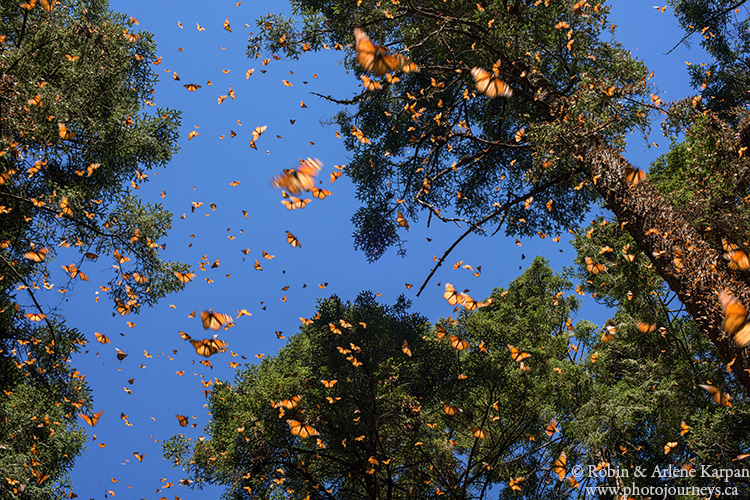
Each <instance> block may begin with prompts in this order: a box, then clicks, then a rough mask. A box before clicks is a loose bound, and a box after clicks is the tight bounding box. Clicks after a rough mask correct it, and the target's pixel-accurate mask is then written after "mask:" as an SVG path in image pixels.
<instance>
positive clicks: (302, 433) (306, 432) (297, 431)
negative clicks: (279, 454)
mask: <svg viewBox="0 0 750 500" xmlns="http://www.w3.org/2000/svg"><path fill="white" fill-rule="evenodd" d="M286 423H287V424H289V431H290V432H291V433H292V435H293V436H297V437H299V438H302V439H307V438H309V437H310V436H320V434H319V433H318V431H316V430H315V429H314V428H313V427H311V426H309V425H305V424H302V422H298V421H297V420H291V419H290V420H287V421H286Z"/></svg>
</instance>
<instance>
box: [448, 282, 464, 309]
mask: <svg viewBox="0 0 750 500" xmlns="http://www.w3.org/2000/svg"><path fill="white" fill-rule="evenodd" d="M443 298H445V300H447V301H448V303H449V304H450V305H452V306H455V305H457V304H463V303H464V298H463V297H462V296H461V294H459V293H458V292H456V289H455V288H454V287H453V285H451V284H450V283H446V284H445V293H443Z"/></svg>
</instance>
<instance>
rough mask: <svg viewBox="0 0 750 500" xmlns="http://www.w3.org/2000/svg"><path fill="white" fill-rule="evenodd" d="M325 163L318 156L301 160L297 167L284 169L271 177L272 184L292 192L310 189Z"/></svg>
mask: <svg viewBox="0 0 750 500" xmlns="http://www.w3.org/2000/svg"><path fill="white" fill-rule="evenodd" d="M322 167H323V163H322V162H321V161H320V160H318V159H317V158H308V159H307V160H300V166H299V167H297V169H296V170H295V169H284V173H283V174H281V175H277V176H276V177H274V178H273V179H271V185H272V186H273V187H275V188H279V189H286V190H287V191H289V193H291V194H297V193H299V192H301V191H310V189H312V187H313V186H314V185H315V176H316V175H318V172H320V169H321V168H322Z"/></svg>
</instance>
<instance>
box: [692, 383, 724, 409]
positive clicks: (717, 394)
mask: <svg viewBox="0 0 750 500" xmlns="http://www.w3.org/2000/svg"><path fill="white" fill-rule="evenodd" d="M698 387H700V388H701V389H704V390H706V391H708V393H709V394H710V395H711V398H712V399H713V400H714V403H716V404H717V405H719V406H730V407H731V406H732V402H731V401H730V400H731V399H732V396H730V395H729V394H727V393H726V392H723V391H722V390H721V389H719V388H718V387H716V386H713V385H704V384H699V385H698Z"/></svg>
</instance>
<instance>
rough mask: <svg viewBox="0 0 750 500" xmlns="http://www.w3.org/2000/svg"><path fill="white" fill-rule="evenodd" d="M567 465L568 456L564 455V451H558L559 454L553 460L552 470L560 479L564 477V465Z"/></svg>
mask: <svg viewBox="0 0 750 500" xmlns="http://www.w3.org/2000/svg"><path fill="white" fill-rule="evenodd" d="M566 465H568V457H566V456H565V452H562V453H560V456H559V457H558V458H557V460H555V463H554V464H553V467H552V470H554V471H555V474H557V476H558V477H559V478H560V481H562V480H563V479H565V472H566V471H565V466H566Z"/></svg>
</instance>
